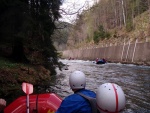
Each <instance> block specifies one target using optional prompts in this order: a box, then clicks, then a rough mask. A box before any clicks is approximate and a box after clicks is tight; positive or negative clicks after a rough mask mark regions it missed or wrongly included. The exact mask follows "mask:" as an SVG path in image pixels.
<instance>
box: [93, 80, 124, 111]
mask: <svg viewBox="0 0 150 113" xmlns="http://www.w3.org/2000/svg"><path fill="white" fill-rule="evenodd" d="M96 101H97V105H98V109H99V111H100V112H101V113H110V112H111V113H118V112H119V111H121V110H123V109H124V108H125V103H126V102H125V101H126V100H125V94H124V92H123V90H122V88H121V87H120V86H118V85H117V84H114V83H105V84H102V85H100V86H99V87H98V90H97V92H96Z"/></svg>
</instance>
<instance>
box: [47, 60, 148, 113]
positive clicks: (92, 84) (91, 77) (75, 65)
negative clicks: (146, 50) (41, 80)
mask: <svg viewBox="0 0 150 113" xmlns="http://www.w3.org/2000/svg"><path fill="white" fill-rule="evenodd" d="M60 61H61V62H62V63H64V64H66V65H67V66H68V70H66V69H67V68H64V69H63V70H62V71H59V70H58V69H57V75H56V79H55V81H54V82H53V83H52V84H51V86H50V88H49V90H50V91H51V92H54V93H57V94H58V95H59V96H60V97H62V98H64V97H66V96H68V95H70V94H72V93H73V92H72V90H71V89H70V87H69V82H68V77H69V75H70V74H71V73H72V72H73V71H75V70H80V71H83V72H84V73H85V74H86V77H87V78H86V82H87V83H86V89H90V90H93V91H95V92H96V90H97V87H98V86H99V85H101V84H103V83H107V82H111V83H116V84H118V85H119V86H121V87H122V89H123V91H124V93H125V96H126V107H125V109H124V111H123V113H150V67H148V66H136V65H132V64H120V63H117V64H116V63H107V64H103V65H98V64H95V63H94V62H92V61H83V60H60Z"/></svg>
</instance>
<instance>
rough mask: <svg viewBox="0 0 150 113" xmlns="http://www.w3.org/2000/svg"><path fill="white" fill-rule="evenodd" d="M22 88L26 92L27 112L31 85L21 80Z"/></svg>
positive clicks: (31, 91) (31, 90)
mask: <svg viewBox="0 0 150 113" xmlns="http://www.w3.org/2000/svg"><path fill="white" fill-rule="evenodd" d="M22 90H23V91H24V92H25V93H26V94H27V113H29V94H31V93H33V85H32V84H29V83H25V82H23V83H22Z"/></svg>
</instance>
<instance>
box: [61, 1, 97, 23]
mask: <svg viewBox="0 0 150 113" xmlns="http://www.w3.org/2000/svg"><path fill="white" fill-rule="evenodd" d="M94 1H95V0H64V3H63V5H62V6H61V9H63V10H65V12H67V13H68V14H69V15H66V14H63V15H62V18H61V19H60V20H64V21H66V22H70V23H71V21H73V20H74V19H75V18H76V14H72V13H75V12H77V11H78V10H79V9H81V8H82V9H81V10H80V13H81V11H82V10H83V6H84V8H88V7H90V6H92V5H93V3H94Z"/></svg>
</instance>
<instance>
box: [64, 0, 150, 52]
mask: <svg viewBox="0 0 150 113" xmlns="http://www.w3.org/2000/svg"><path fill="white" fill-rule="evenodd" d="M149 4H150V3H149V1H148V0H135V1H132V0H126V1H123V0H120V1H117V0H109V1H108V0H101V1H99V3H97V4H95V5H94V6H93V7H92V8H90V9H88V10H85V11H83V13H82V14H81V15H78V18H77V20H76V23H75V24H74V26H73V30H72V32H70V36H69V39H68V41H67V49H74V48H90V47H93V46H99V47H103V46H110V45H120V44H123V43H128V42H129V41H130V43H133V42H135V41H136V39H137V40H138V42H143V41H144V42H145V41H150V24H149V23H150V9H149V7H150V5H149Z"/></svg>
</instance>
